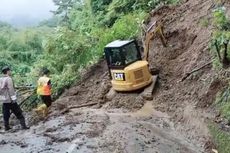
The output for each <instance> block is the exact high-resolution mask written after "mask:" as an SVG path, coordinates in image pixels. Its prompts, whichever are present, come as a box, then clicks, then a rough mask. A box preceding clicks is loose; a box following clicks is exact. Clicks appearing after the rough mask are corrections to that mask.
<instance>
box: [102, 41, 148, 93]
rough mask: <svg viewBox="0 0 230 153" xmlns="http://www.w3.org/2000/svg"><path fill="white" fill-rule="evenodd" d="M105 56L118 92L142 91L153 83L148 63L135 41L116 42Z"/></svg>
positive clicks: (107, 49)
mask: <svg viewBox="0 0 230 153" xmlns="http://www.w3.org/2000/svg"><path fill="white" fill-rule="evenodd" d="M105 56H106V60H107V63H108V67H109V72H110V76H111V78H112V87H113V89H114V90H116V91H132V90H137V89H140V88H142V87H144V86H146V85H148V84H150V83H151V82H152V77H151V76H152V75H151V74H150V72H149V68H148V62H147V61H142V58H141V52H140V50H139V47H138V45H137V42H136V41H135V40H124V41H122V40H116V41H113V42H111V43H109V44H108V45H106V47H105Z"/></svg>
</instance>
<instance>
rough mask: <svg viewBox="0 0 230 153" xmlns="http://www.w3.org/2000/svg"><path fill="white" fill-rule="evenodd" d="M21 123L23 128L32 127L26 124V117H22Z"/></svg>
mask: <svg viewBox="0 0 230 153" xmlns="http://www.w3.org/2000/svg"><path fill="white" fill-rule="evenodd" d="M20 124H21V126H22V129H23V130H27V129H30V127H28V126H26V122H25V119H24V118H22V119H20Z"/></svg>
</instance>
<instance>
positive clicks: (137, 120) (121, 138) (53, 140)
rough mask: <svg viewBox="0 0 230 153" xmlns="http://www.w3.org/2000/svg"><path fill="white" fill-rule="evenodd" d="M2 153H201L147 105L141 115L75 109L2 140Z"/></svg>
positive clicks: (0, 142) (167, 120)
mask: <svg viewBox="0 0 230 153" xmlns="http://www.w3.org/2000/svg"><path fill="white" fill-rule="evenodd" d="M0 147H1V150H0V152H1V153H16V152H17V153H54V152H55V153H58V152H60V153H76V152H77V153H95V152H100V153H109V152H113V153H142V152H145V153H200V152H203V151H204V150H203V148H202V146H199V145H196V144H192V143H191V142H190V141H189V140H188V139H186V138H183V137H181V135H180V133H177V132H176V131H175V129H174V125H173V123H172V122H170V117H169V116H168V115H167V114H164V113H161V112H158V111H156V110H154V108H153V106H152V104H151V103H150V102H147V103H146V104H145V105H144V106H143V108H142V109H140V110H139V111H136V112H133V113H129V112H125V111H122V110H121V109H119V110H118V109H117V110H116V109H112V110H104V109H91V108H85V109H73V110H71V111H70V112H69V113H68V114H65V115H64V116H57V117H55V116H53V117H52V118H50V119H49V120H48V121H46V122H45V123H39V124H38V125H37V126H33V127H31V129H30V130H28V131H18V132H15V133H13V134H11V133H5V134H1V137H0Z"/></svg>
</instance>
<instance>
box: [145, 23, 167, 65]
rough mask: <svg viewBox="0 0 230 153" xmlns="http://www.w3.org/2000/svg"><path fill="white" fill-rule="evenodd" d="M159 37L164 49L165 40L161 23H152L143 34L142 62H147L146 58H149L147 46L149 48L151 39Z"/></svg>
mask: <svg viewBox="0 0 230 153" xmlns="http://www.w3.org/2000/svg"><path fill="white" fill-rule="evenodd" d="M157 35H159V36H160V39H161V42H162V44H163V46H164V47H166V39H165V37H164V34H163V26H162V24H161V23H157V22H154V23H153V24H152V25H151V26H150V27H149V28H148V29H147V30H146V32H145V36H144V38H145V39H144V41H143V44H144V60H146V61H148V56H149V46H150V41H151V40H152V39H153V37H155V36H157Z"/></svg>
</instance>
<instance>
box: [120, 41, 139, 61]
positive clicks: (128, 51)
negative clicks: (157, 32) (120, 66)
mask: <svg viewBox="0 0 230 153" xmlns="http://www.w3.org/2000/svg"><path fill="white" fill-rule="evenodd" d="M122 52H123V54H124V57H125V65H129V64H131V63H133V62H135V61H137V60H140V56H139V52H138V50H137V46H136V44H135V43H130V44H128V45H126V46H124V47H123V48H122Z"/></svg>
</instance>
